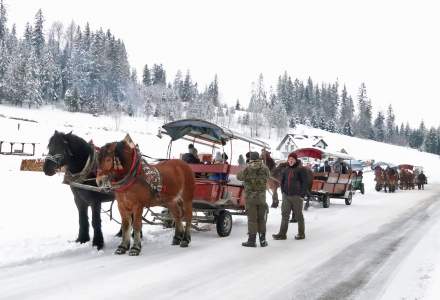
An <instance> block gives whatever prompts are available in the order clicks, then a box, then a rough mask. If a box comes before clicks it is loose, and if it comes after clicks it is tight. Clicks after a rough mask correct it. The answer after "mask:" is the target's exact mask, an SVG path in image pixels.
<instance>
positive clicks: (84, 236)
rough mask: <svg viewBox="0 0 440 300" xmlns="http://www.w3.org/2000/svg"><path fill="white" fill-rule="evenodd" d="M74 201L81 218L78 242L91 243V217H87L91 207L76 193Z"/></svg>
mask: <svg viewBox="0 0 440 300" xmlns="http://www.w3.org/2000/svg"><path fill="white" fill-rule="evenodd" d="M74 199H75V204H76V208H77V209H78V218H79V232H78V238H77V239H76V242H77V243H81V244H82V243H86V242H88V241H90V236H89V217H88V216H87V210H88V208H89V206H88V205H87V203H86V202H85V201H84V200H83V199H81V198H80V196H79V195H77V194H76V193H74Z"/></svg>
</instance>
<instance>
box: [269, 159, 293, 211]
mask: <svg viewBox="0 0 440 300" xmlns="http://www.w3.org/2000/svg"><path fill="white" fill-rule="evenodd" d="M287 166H288V164H287V162H281V163H280V164H278V165H277V166H276V167H274V168H273V169H272V170H270V177H269V179H268V180H267V183H266V188H267V189H268V190H269V191H270V192H271V194H272V205H271V206H270V207H272V208H277V207H278V205H279V203H280V200H279V199H278V188H279V187H280V184H281V174H282V171H283V170H284V168H286V167H287Z"/></svg>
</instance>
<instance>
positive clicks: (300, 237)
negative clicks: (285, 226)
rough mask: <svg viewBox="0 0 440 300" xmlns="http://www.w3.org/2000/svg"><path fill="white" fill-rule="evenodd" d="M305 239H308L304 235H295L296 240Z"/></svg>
mask: <svg viewBox="0 0 440 300" xmlns="http://www.w3.org/2000/svg"><path fill="white" fill-rule="evenodd" d="M305 238H306V236H305V235H304V234H297V235H295V240H303V239H305Z"/></svg>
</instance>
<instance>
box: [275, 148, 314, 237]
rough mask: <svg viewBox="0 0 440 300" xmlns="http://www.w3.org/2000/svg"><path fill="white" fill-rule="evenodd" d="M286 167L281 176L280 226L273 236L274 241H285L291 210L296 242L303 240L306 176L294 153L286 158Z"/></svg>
mask: <svg viewBox="0 0 440 300" xmlns="http://www.w3.org/2000/svg"><path fill="white" fill-rule="evenodd" d="M287 163H288V167H287V168H285V169H284V170H283V173H282V175H281V192H282V193H283V203H282V204H281V225H280V230H279V232H278V233H277V234H273V235H272V237H273V239H274V240H285V239H287V229H288V228H289V216H290V211H292V210H293V212H294V215H295V219H296V220H297V221H298V234H297V235H296V236H295V239H296V240H302V239H305V225H304V216H303V211H302V209H303V203H304V196H305V195H306V191H307V174H306V173H305V170H304V168H302V167H301V166H300V161H299V160H298V157H297V156H296V154H295V153H293V152H292V153H290V154H289V156H288V158H287Z"/></svg>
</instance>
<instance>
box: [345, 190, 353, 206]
mask: <svg viewBox="0 0 440 300" xmlns="http://www.w3.org/2000/svg"><path fill="white" fill-rule="evenodd" d="M352 201H353V193H352V192H349V193H348V197H347V198H345V205H351V202H352Z"/></svg>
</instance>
